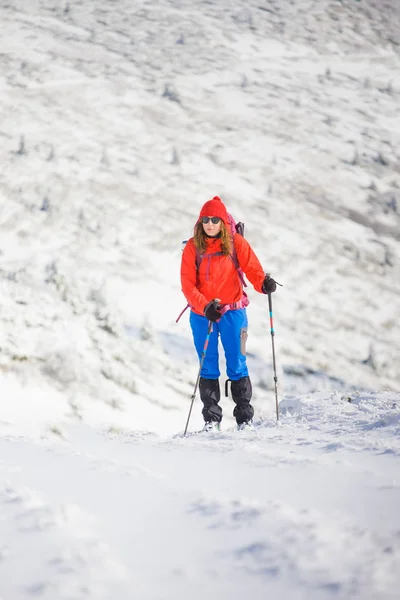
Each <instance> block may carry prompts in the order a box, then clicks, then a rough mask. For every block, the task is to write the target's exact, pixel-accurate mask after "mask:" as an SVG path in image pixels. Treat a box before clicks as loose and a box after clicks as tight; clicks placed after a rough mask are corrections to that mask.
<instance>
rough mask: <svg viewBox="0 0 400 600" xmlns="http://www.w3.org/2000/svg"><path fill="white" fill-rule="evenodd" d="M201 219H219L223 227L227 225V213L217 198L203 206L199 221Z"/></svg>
mask: <svg viewBox="0 0 400 600" xmlns="http://www.w3.org/2000/svg"><path fill="white" fill-rule="evenodd" d="M201 217H220V219H222V220H223V222H224V223H225V225H227V224H228V211H227V210H226V207H225V204H223V202H222V200H221V198H220V197H219V196H214V198H213V199H212V200H209V201H208V202H206V203H205V204H204V206H203V208H202V209H201V211H200V215H199V221H200V219H201Z"/></svg>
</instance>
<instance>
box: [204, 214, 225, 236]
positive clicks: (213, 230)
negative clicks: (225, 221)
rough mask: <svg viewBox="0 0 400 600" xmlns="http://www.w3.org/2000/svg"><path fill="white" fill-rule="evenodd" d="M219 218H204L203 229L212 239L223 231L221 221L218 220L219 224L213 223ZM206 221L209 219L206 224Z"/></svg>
mask: <svg viewBox="0 0 400 600" xmlns="http://www.w3.org/2000/svg"><path fill="white" fill-rule="evenodd" d="M217 218H218V217H203V219H202V221H201V222H202V223H203V229H204V231H205V233H206V235H209V236H210V237H215V236H216V235H218V234H219V232H220V231H221V227H222V221H221V219H219V218H218V223H213V222H212V219H214V220H215V219H217ZM206 219H208V223H204V221H205V220H206Z"/></svg>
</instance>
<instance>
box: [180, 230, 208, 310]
mask: <svg viewBox="0 0 400 600" xmlns="http://www.w3.org/2000/svg"><path fill="white" fill-rule="evenodd" d="M181 286H182V292H183V294H184V296H185V298H186V300H187V301H188V303H189V304H190V306H191V307H192V308H194V309H195V311H197V312H198V313H200V314H203V313H204V308H205V307H206V305H207V300H206V298H205V297H204V296H203V294H201V293H200V292H199V290H198V289H197V269H196V248H195V245H194V242H193V238H191V239H190V240H189V241H188V242H187V244H186V246H185V248H184V249H183V252H182V263H181Z"/></svg>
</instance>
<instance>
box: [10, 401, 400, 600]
mask: <svg viewBox="0 0 400 600" xmlns="http://www.w3.org/2000/svg"><path fill="white" fill-rule="evenodd" d="M281 410H282V414H281V424H280V426H279V427H277V426H276V423H275V422H274V421H273V420H272V419H271V420H268V419H267V420H265V421H264V422H263V423H261V424H259V425H258V426H257V427H256V428H255V429H254V430H252V431H241V432H237V431H234V430H232V429H227V430H225V431H222V432H221V433H213V434H198V435H191V436H189V437H187V438H182V437H181V435H177V436H171V435H170V434H168V433H167V432H166V431H164V433H163V434H162V435H161V434H159V435H156V434H154V433H153V432H140V431H133V432H131V433H129V434H128V433H122V432H116V431H115V432H113V433H107V432H105V431H101V430H97V431H96V430H94V429H92V428H89V427H88V426H86V425H75V426H69V427H68V428H66V429H65V430H64V432H63V435H64V437H63V438H60V437H59V436H57V435H54V436H53V437H49V436H48V437H46V438H40V437H37V436H35V435H34V434H33V433H31V435H30V436H29V437H28V436H27V437H21V436H20V435H9V436H4V435H0V514H1V519H0V597H1V598H4V599H7V600H25V599H27V598H33V597H35V598H40V599H43V600H55V599H57V600H64V599H65V600H67V599H68V600H71V599H74V600H78V599H79V600H80V599H84V598H90V599H93V600H101V599H107V600H111V599H114V598H118V599H119V600H131V599H134V598H143V599H151V600H154V599H161V598H165V599H168V600H184V599H186V598H188V597H190V598H193V599H195V600H201V599H202V598H209V599H210V600H220V599H222V598H223V599H224V598H227V599H228V598H232V599H233V600H240V599H241V598H243V596H244V595H247V596H249V597H251V598H254V599H255V600H264V599H265V598H277V599H280V598H285V599H287V600H306V599H307V600H331V599H335V600H347V599H350V598H351V599H359V600H378V599H379V600H396V599H397V598H398V589H399V585H400V573H399V569H398V565H399V561H400V520H399V510H398V507H399V503H400V479H399V473H400V469H399V467H400V394H398V393H393V392H392V393H388V392H387V393H380V394H356V393H354V394H352V395H351V396H349V397H342V396H341V395H340V394H337V393H333V394H325V395H324V394H319V395H318V394H314V395H306V396H297V397H292V398H288V399H287V400H285V402H283V403H282V404H281ZM57 440H59V441H57Z"/></svg>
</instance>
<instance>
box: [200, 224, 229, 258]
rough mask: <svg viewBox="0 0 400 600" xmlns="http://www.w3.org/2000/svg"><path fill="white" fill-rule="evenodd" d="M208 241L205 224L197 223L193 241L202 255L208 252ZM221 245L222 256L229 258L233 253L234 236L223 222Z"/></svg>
mask: <svg viewBox="0 0 400 600" xmlns="http://www.w3.org/2000/svg"><path fill="white" fill-rule="evenodd" d="M206 239H207V236H206V233H205V231H204V228H203V224H202V222H201V221H199V222H198V223H196V226H195V228H194V237H193V241H194V245H195V246H196V248H197V250H198V251H199V252H200V254H204V253H205V252H206V251H207V246H206ZM221 245H222V254H224V255H225V256H229V254H231V252H232V236H231V234H230V232H229V231H228V229H227V227H226V225H225V223H224V222H223V221H221Z"/></svg>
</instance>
